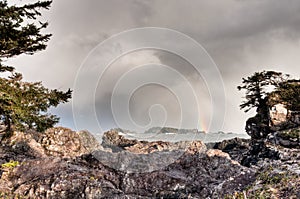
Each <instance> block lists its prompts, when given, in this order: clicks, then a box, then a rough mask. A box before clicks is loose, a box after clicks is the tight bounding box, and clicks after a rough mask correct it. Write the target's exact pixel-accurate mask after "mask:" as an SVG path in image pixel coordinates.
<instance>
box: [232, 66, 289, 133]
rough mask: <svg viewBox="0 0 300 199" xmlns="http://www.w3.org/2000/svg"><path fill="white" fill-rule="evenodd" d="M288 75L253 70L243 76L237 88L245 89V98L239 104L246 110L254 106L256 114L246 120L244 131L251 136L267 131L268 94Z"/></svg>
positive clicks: (268, 130) (268, 120) (268, 129)
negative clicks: (247, 75)
mask: <svg viewBox="0 0 300 199" xmlns="http://www.w3.org/2000/svg"><path fill="white" fill-rule="evenodd" d="M288 77H289V76H288V75H285V74H282V73H281V72H275V71H262V72H255V73H254V74H253V75H251V76H249V77H247V78H243V79H242V80H243V81H242V85H240V86H238V87H237V88H238V90H245V100H244V101H243V102H242V104H241V105H240V108H241V109H244V111H245V112H248V111H249V110H251V109H252V108H256V112H257V114H256V116H255V117H252V118H249V119H248V120H247V122H246V132H247V133H248V134H249V135H250V136H251V137H253V138H260V137H265V136H266V135H267V134H268V133H269V132H270V128H269V123H270V116H269V106H268V96H269V94H270V93H271V92H272V91H273V90H274V89H275V88H277V87H278V86H279V85H280V84H281V83H282V82H285V81H287V79H288Z"/></svg>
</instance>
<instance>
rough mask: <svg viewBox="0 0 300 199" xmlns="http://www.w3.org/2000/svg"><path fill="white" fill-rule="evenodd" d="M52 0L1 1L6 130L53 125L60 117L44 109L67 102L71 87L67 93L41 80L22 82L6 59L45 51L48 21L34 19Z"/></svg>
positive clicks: (1, 113)
mask: <svg viewBox="0 0 300 199" xmlns="http://www.w3.org/2000/svg"><path fill="white" fill-rule="evenodd" d="M50 5H51V1H38V2H36V3H31V4H26V5H23V6H16V5H9V4H8V3H7V1H1V2H0V72H2V73H3V72H5V74H7V73H8V74H9V75H4V74H3V75H2V76H4V77H1V78H0V121H1V123H2V125H3V126H5V128H4V129H3V131H5V132H7V133H9V132H10V131H11V130H25V129H35V130H37V131H44V130H45V129H47V128H49V127H52V126H53V125H54V124H56V123H57V122H58V120H59V118H58V117H57V116H55V115H51V114H48V113H47V110H48V109H49V108H50V107H51V106H54V107H56V106H57V105H58V104H60V103H64V102H67V101H68V100H69V99H70V97H71V90H70V89H69V90H68V91H66V92H62V91H59V90H57V89H54V90H50V89H47V88H45V87H44V86H43V85H42V83H41V82H33V83H32V82H24V81H22V74H20V73H17V72H16V71H15V68H14V67H13V66H8V65H6V64H5V63H4V62H6V61H7V60H8V59H9V58H13V57H15V56H18V55H21V54H29V55H32V54H34V53H35V52H38V51H41V50H44V49H45V48H46V46H47V45H46V42H47V41H48V40H49V38H50V36H51V34H42V33H41V30H43V29H44V28H46V27H47V25H48V23H47V22H40V21H38V20H37V18H38V17H39V16H41V12H40V10H41V9H49V7H50Z"/></svg>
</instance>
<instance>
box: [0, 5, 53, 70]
mask: <svg viewBox="0 0 300 199" xmlns="http://www.w3.org/2000/svg"><path fill="white" fill-rule="evenodd" d="M50 4H51V1H43V2H40V1H38V2H36V3H33V4H27V5H24V6H19V7H18V6H8V4H7V1H1V2H0V72H3V71H13V69H14V68H13V67H10V66H5V65H3V64H2V59H7V58H10V57H14V56H16V55H20V54H23V53H25V54H33V53H34V52H37V51H40V50H44V49H45V48H46V46H47V45H46V42H47V41H48V40H49V38H50V36H51V34H41V30H42V29H44V28H46V27H47V25H48V23H47V22H45V23H42V22H40V21H39V22H36V19H37V17H38V16H40V15H41V13H40V11H39V10H40V9H42V8H43V9H48V8H49V7H50Z"/></svg>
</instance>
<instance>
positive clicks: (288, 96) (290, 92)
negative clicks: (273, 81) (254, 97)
mask: <svg viewBox="0 0 300 199" xmlns="http://www.w3.org/2000/svg"><path fill="white" fill-rule="evenodd" d="M269 103H270V106H272V105H274V104H277V103H282V104H284V105H285V107H286V108H287V109H288V110H292V111H300V80H288V81H286V82H281V83H280V84H279V85H278V87H277V88H276V89H275V91H274V92H272V93H271V94H270V100H269Z"/></svg>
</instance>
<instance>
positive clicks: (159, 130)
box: [145, 127, 205, 134]
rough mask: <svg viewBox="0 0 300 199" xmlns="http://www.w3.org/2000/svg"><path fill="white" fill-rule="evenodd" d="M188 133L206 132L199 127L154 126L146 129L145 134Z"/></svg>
mask: <svg viewBox="0 0 300 199" xmlns="http://www.w3.org/2000/svg"><path fill="white" fill-rule="evenodd" d="M147 133H148V134H150V133H151V134H187V133H205V131H199V130H198V129H177V128H172V127H152V128H150V129H148V130H147V131H145V134H147Z"/></svg>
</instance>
